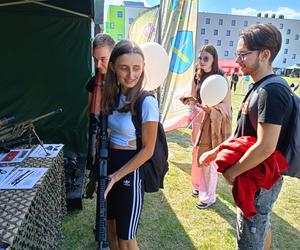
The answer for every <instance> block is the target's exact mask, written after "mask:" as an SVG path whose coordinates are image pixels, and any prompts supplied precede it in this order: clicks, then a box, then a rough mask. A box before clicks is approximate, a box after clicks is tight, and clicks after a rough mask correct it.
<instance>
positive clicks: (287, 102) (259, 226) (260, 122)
mask: <svg viewBox="0 0 300 250" xmlns="http://www.w3.org/2000/svg"><path fill="white" fill-rule="evenodd" d="M281 44H282V36H281V33H280V31H279V30H278V29H277V28H276V27H275V26H273V25H271V24H256V25H252V26H250V27H249V28H248V29H246V30H244V31H242V33H241V36H240V39H239V42H238V44H237V50H236V54H237V58H236V62H237V63H238V64H239V65H240V66H241V70H242V72H243V73H244V75H250V76H251V77H252V79H253V81H254V83H253V84H251V88H250V90H249V92H248V93H247V95H246V98H245V99H244V100H243V103H242V105H241V109H240V111H239V114H238V120H237V128H236V131H235V134H234V137H241V136H253V137H256V138H257V141H256V143H254V144H253V145H252V146H251V147H250V148H249V149H248V150H247V151H246V153H245V154H244V155H243V156H242V157H241V158H240V160H238V161H237V163H235V164H234V165H233V166H231V167H230V168H229V169H228V170H226V171H225V172H224V173H223V176H224V177H225V178H226V180H227V181H228V183H229V184H231V185H232V184H233V183H234V182H235V180H236V178H237V177H238V176H239V175H241V174H243V173H245V172H246V171H248V170H251V169H253V168H254V167H256V166H257V165H259V164H260V163H262V162H263V161H264V160H266V159H267V158H268V157H269V156H270V155H271V154H272V153H273V152H274V151H275V150H278V151H280V152H281V153H284V152H285V150H286V147H287V145H289V143H288V141H289V137H290V131H291V125H290V124H291V121H292V118H293V109H294V108H293V99H292V96H291V91H290V90H289V89H288V88H286V87H285V86H283V84H281V83H279V82H277V81H278V80H276V75H275V74H274V73H273V69H272V62H273V60H274V59H275V57H276V56H277V54H278V52H279V51H280V48H281ZM271 78H273V79H274V82H273V83H271V84H268V85H266V86H264V87H263V88H262V89H260V90H259V92H258V97H257V103H255V104H252V105H255V106H253V107H252V106H251V100H248V98H247V97H248V96H250V95H251V94H252V93H254V91H256V90H257V89H258V88H259V86H260V84H262V83H263V82H264V81H265V80H267V79H271ZM250 117H256V124H255V125H253V123H252V122H251V121H250ZM218 150H219V149H218V147H216V148H215V149H213V150H211V151H209V152H206V153H205V154H203V155H202V156H201V158H200V164H201V165H203V166H207V165H208V164H209V163H210V162H211V161H214V160H215V159H216V157H217V154H218ZM273 167H274V168H278V166H277V165H276V164H275V165H274V166H273ZM282 183H283V179H282V177H280V178H279V180H277V181H276V183H275V184H274V185H273V186H272V187H271V188H270V189H269V190H266V189H264V188H260V189H259V190H258V191H257V192H256V194H255V204H254V205H255V208H256V215H255V216H253V217H251V218H245V217H244V216H243V213H242V211H241V209H240V208H237V224H236V225H237V227H236V229H237V248H238V249H257V250H262V249H266V250H267V249H270V247H271V239H272V234H271V228H270V226H271V225H270V213H271V211H272V207H273V205H274V203H275V201H276V200H277V198H278V195H279V193H280V190H281V187H282ZM243 191H244V190H243ZM244 192H245V191H244Z"/></svg>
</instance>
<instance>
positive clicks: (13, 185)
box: [0, 166, 48, 189]
mask: <svg viewBox="0 0 300 250" xmlns="http://www.w3.org/2000/svg"><path fill="white" fill-rule="evenodd" d="M47 170H48V168H46V167H40V168H32V167H16V166H14V167H12V166H9V167H0V189H31V188H33V187H34V185H35V184H36V183H37V182H38V180H39V179H40V178H41V177H42V176H43V175H44V174H45V173H46V172H47Z"/></svg>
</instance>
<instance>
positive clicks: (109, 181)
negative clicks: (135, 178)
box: [104, 174, 117, 199]
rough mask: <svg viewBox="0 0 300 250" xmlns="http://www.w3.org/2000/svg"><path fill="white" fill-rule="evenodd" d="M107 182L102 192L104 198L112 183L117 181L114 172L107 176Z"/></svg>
mask: <svg viewBox="0 0 300 250" xmlns="http://www.w3.org/2000/svg"><path fill="white" fill-rule="evenodd" d="M107 179H108V183H107V186H106V189H105V192H104V199H106V197H107V195H108V193H109V191H110V190H111V189H112V187H113V185H114V184H115V183H116V182H117V180H116V178H115V177H114V174H111V175H109V176H107Z"/></svg>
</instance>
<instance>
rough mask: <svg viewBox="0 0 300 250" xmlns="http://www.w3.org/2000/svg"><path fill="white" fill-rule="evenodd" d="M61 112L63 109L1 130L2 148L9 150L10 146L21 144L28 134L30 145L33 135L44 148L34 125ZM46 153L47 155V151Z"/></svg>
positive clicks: (0, 140) (0, 141)
mask: <svg viewBox="0 0 300 250" xmlns="http://www.w3.org/2000/svg"><path fill="white" fill-rule="evenodd" d="M61 112H62V109H57V110H55V111H52V112H49V113H47V114H44V115H41V116H38V117H36V118H34V119H29V120H27V121H24V122H19V123H16V124H13V125H11V126H6V127H3V128H0V144H1V148H2V149H4V150H7V147H8V146H12V145H15V144H18V143H20V138H21V137H22V136H23V135H24V134H26V133H27V134H28V139H27V140H26V141H28V144H29V145H31V143H32V135H34V136H35V138H36V139H37V140H38V141H39V143H40V145H41V146H42V147H43V148H44V146H43V142H42V141H41V139H40V138H39V136H38V134H37V133H36V131H35V127H34V123H35V122H37V121H40V120H42V119H45V118H46V117H49V116H52V115H55V114H58V113H61ZM14 142H16V143H14ZM44 150H45V149H44ZM45 152H46V153H47V151H46V150H45Z"/></svg>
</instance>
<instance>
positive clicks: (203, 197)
mask: <svg viewBox="0 0 300 250" xmlns="http://www.w3.org/2000/svg"><path fill="white" fill-rule="evenodd" d="M281 44H282V36H281V33H280V31H279V30H278V29H277V28H276V27H274V26H272V25H271V24H256V25H253V26H251V27H249V28H248V29H246V30H243V31H242V32H241V35H240V39H239V41H238V44H237V48H236V63H237V64H238V65H239V69H238V68H236V69H235V70H234V72H233V74H232V76H231V84H230V85H231V86H229V84H228V92H227V95H226V96H225V98H224V99H223V101H221V102H220V103H219V104H217V105H215V106H212V107H208V106H206V105H205V104H203V103H202V100H201V96H200V88H201V86H202V84H203V82H204V81H205V79H207V78H208V77H209V76H211V75H216V74H217V75H221V76H222V77H226V74H225V72H224V71H223V70H222V69H221V68H219V66H218V54H217V50H216V49H215V47H214V46H213V45H205V46H203V47H201V48H200V50H199V52H198V63H197V67H196V70H195V74H194V78H193V81H192V83H186V84H191V93H190V94H189V95H188V96H183V97H181V98H180V100H181V102H182V103H183V104H184V105H188V106H189V107H190V108H191V110H192V115H191V123H192V138H191V143H192V149H193V150H192V164H191V165H192V166H191V168H192V196H193V197H195V198H196V199H197V203H196V206H197V208H199V209H206V208H209V207H210V206H212V205H213V204H214V203H215V202H216V187H217V180H218V172H219V173H222V174H223V176H224V177H225V179H226V181H227V182H228V183H229V184H230V185H233V196H234V200H235V203H236V205H237V223H236V230H237V248H238V249H270V246H271V239H272V235H271V228H270V225H271V224H270V220H269V215H270V212H271V210H272V207H273V204H274V203H275V201H276V199H277V198H278V195H279V192H280V190H281V187H282V183H283V178H282V176H281V174H282V172H283V171H284V170H286V169H287V167H288V165H287V162H286V159H285V157H284V156H283V154H284V153H285V151H286V147H287V145H288V140H289V136H290V131H291V130H290V126H291V121H292V116H293V109H294V106H293V100H292V96H291V92H290V90H289V89H288V88H286V87H285V86H284V84H286V83H284V80H283V79H282V78H280V77H278V76H276V75H275V74H274V73H273V70H272V62H273V60H274V58H275V57H276V56H277V54H278V52H279V50H280V48H281ZM93 58H94V62H95V67H96V71H97V74H102V75H105V84H104V87H103V90H102V98H101V110H102V112H103V113H104V114H106V115H107V116H108V123H107V124H108V128H109V131H110V135H109V138H110V143H109V145H110V146H109V147H110V148H109V159H110V164H109V168H108V175H109V182H108V185H107V188H106V190H105V198H106V199H107V213H108V214H107V223H108V239H109V248H110V249H111V250H116V249H131V250H133V249H138V244H137V241H136V233H137V228H138V224H139V220H140V216H141V211H142V205H143V197H144V176H143V171H141V166H143V164H144V163H145V162H146V161H147V160H148V159H149V158H150V157H151V156H152V155H153V152H154V148H155V143H156V136H157V129H158V124H159V108H158V102H157V99H156V98H155V97H154V96H152V95H149V96H146V97H145V98H144V100H143V103H142V108H141V109H142V110H141V112H142V113H141V114H142V115H141V122H142V128H141V147H138V146H137V144H138V142H137V140H136V130H135V126H134V124H133V121H132V116H133V115H135V109H134V108H135V104H136V102H137V101H138V99H139V97H140V96H141V95H142V94H143V79H144V69H145V63H144V59H145V58H144V55H143V52H142V50H141V49H140V47H139V46H138V45H137V44H135V43H134V42H132V41H127V40H123V41H120V42H118V43H116V44H115V42H114V41H113V39H112V38H111V37H110V36H109V35H107V34H98V35H97V36H96V37H95V39H94V42H93ZM241 75H244V78H245V79H244V81H245V82H246V83H245V89H244V93H245V97H244V100H243V102H242V104H241V107H240V110H239V114H238V117H237V127H236V128H235V132H234V133H233V134H232V131H233V130H232V129H233V128H232V105H231V91H230V89H232V88H233V92H235V91H236V85H237V82H238V80H239V76H241ZM250 76H251V78H252V80H253V84H251V85H249V86H248V83H249V80H250ZM95 79H96V77H93V78H92V79H91V80H90V81H89V82H88V84H87V85H86V88H87V90H88V91H89V92H90V99H91V96H92V94H93V89H94V85H95ZM90 103H91V102H89V105H90ZM137 148H138V150H137ZM249 197H250V199H249Z"/></svg>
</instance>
